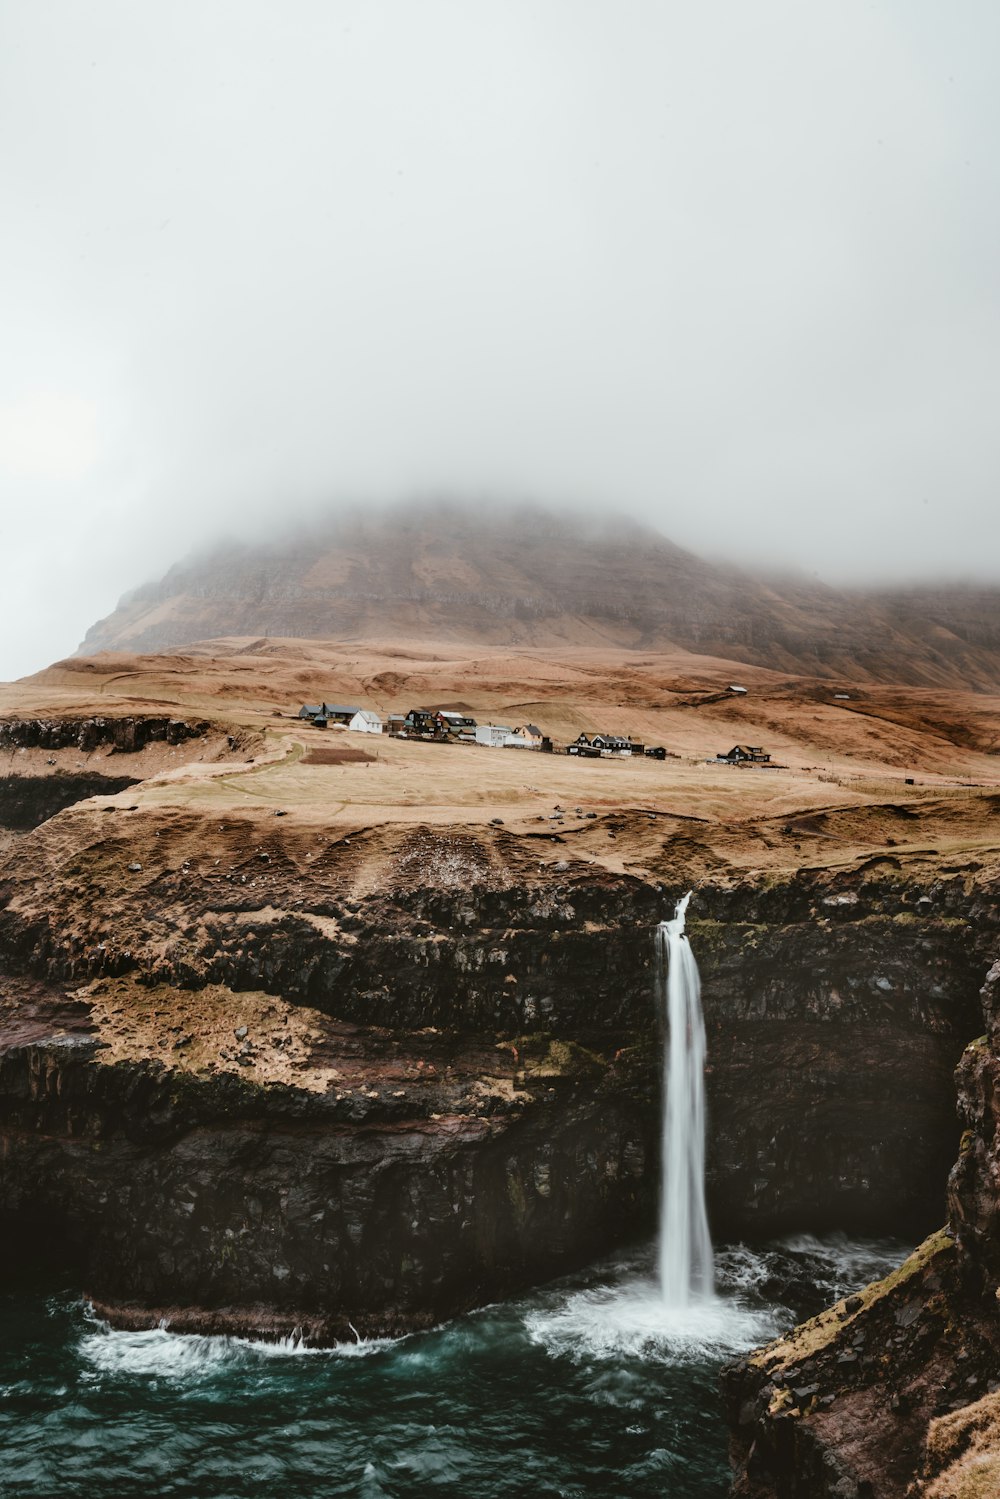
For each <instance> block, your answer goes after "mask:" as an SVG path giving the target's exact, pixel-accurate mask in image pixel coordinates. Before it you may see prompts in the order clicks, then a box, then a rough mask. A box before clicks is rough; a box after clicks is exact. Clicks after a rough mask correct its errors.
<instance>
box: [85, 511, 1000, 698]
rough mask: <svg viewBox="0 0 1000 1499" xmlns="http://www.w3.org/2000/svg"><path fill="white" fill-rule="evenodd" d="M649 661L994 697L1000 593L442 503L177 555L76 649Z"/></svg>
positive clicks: (628, 525)
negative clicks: (376, 648)
mask: <svg viewBox="0 0 1000 1499" xmlns="http://www.w3.org/2000/svg"><path fill="white" fill-rule="evenodd" d="M233 635H240V636H247V635H250V636H286V637H287V636H298V637H306V638H316V639H334V640H343V641H352V640H355V641H359V640H382V641H388V640H397V641H398V640H402V639H409V640H420V641H425V642H426V641H434V640H440V641H442V642H456V641H463V642H476V641H479V642H482V643H484V644H509V645H530V646H542V647H544V646H549V645H552V646H554V645H587V644H593V645H595V646H598V645H600V646H620V647H623V648H627V649H649V648H653V647H663V646H666V645H676V646H681V647H683V648H684V649H687V650H690V651H692V652H696V653H698V654H700V655H712V656H719V657H723V658H725V659H729V660H732V661H734V662H748V663H754V664H757V665H762V666H768V667H772V668H775V669H778V670H783V671H794V672H798V673H807V674H813V675H817V676H821V677H844V678H846V679H849V680H854V681H859V680H870V681H883V682H888V681H892V682H898V683H911V684H914V685H916V684H923V685H935V686H947V685H953V684H954V685H959V684H961V685H965V686H970V687H974V688H978V689H982V690H993V689H995V688H996V686H997V684H998V683H1000V589H997V588H986V587H979V588H975V589H971V588H970V589H960V588H912V589H907V590H898V591H895V592H881V593H877V592H858V591H853V592H846V591H842V590H837V589H833V588H828V587H826V586H824V585H822V584H820V583H817V582H815V581H812V580H808V581H807V580H801V579H792V578H785V579H781V580H765V579H763V578H760V577H755V576H752V575H750V574H748V573H746V572H741V571H739V570H737V569H736V568H727V567H720V566H716V565H712V564H709V563H707V562H705V561H703V560H701V559H700V558H698V557H696V556H694V555H693V554H692V553H690V552H687V551H684V550H683V549H682V548H680V547H677V546H674V545H673V543H671V542H670V541H668V540H666V538H664V537H663V536H661V535H659V534H658V533H657V532H655V531H653V530H650V529H649V528H647V527H643V526H640V525H638V524H636V523H634V522H632V521H627V520H623V521H616V522H615V523H614V525H613V526H612V525H610V524H608V523H604V524H596V523H595V522H593V521H591V520H586V519H581V518H580V517H571V516H567V515H565V514H552V513H549V512H545V511H541V510H537V509H529V508H523V509H519V510H506V511H499V512H490V511H489V510H488V509H485V508H484V509H482V510H474V509H473V508H472V507H469V506H460V505H454V504H435V505H426V504H425V505H421V506H410V507H407V508H397V509H388V510H379V511H375V512H372V513H369V514H366V515H362V514H359V513H353V514H341V515H338V516H334V517H330V518H328V519H326V520H325V521H323V522H322V523H318V524H315V525H313V526H312V527H311V528H309V529H306V530H298V531H296V533H295V534H294V535H293V536H290V537H287V538H284V539H282V540H275V541H271V542H267V543H259V544H255V545H246V544H239V543H232V544H228V545H224V546H219V547H217V548H215V549H214V550H213V551H210V552H206V553H202V554H200V555H196V556H193V557H190V558H188V559H187V560H186V561H184V562H181V563H179V564H177V565H176V566H175V567H172V568H171V569H170V571H169V572H168V573H167V574H166V575H165V576H164V577H163V578H162V579H160V581H159V582H155V583H148V584H145V585H143V586H142V587H141V588H137V589H135V590H134V591H133V592H132V593H129V594H127V595H126V596H125V597H124V598H123V599H122V600H121V602H120V604H119V605H118V607H117V609H116V610H115V611H114V613H113V614H111V615H109V616H108V617H107V618H106V619H104V620H101V621H100V622H99V623H97V624H95V625H94V626H93V627H92V628H91V629H90V630H89V631H88V632H87V636H86V639H85V640H84V642H83V645H82V646H81V651H82V652H83V653H85V654H88V655H92V654H93V653H94V652H96V651H101V650H130V651H137V650H138V651H159V650H164V649H169V648H171V647H175V646H180V645H186V644H190V643H191V642H193V641H197V640H206V639H212V638H216V637H219V636H233Z"/></svg>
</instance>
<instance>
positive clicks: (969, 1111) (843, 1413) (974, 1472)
mask: <svg viewBox="0 0 1000 1499" xmlns="http://www.w3.org/2000/svg"><path fill="white" fill-rule="evenodd" d="M982 1007H983V1017H984V1019H985V1022H986V1027H987V1029H986V1034H985V1035H983V1036H981V1037H980V1038H978V1039H977V1040H975V1041H973V1042H972V1043H970V1045H969V1046H968V1047H967V1048H966V1049H965V1051H964V1054H963V1056H962V1060H961V1063H960V1065H959V1067H958V1069H957V1071H956V1083H957V1089H958V1104H959V1114H960V1117H961V1122H962V1124H963V1125H964V1130H963V1134H962V1137H961V1143H960V1150H959V1155H958V1160H957V1162H956V1164H955V1166H954V1168H953V1170H952V1172H951V1176H950V1179H949V1185H948V1202H947V1207H948V1211H947V1224H946V1227H945V1228H944V1229H942V1230H941V1231H940V1232H938V1233H937V1234H935V1235H932V1236H931V1237H930V1238H929V1239H927V1240H926V1241H925V1242H924V1243H923V1244H922V1245H921V1247H920V1248H919V1249H918V1250H917V1251H916V1253H915V1254H914V1255H913V1256H912V1257H911V1258H910V1259H909V1260H908V1261H907V1262H906V1263H905V1264H904V1265H903V1266H902V1268H901V1269H900V1270H899V1271H897V1272H895V1273H894V1274H893V1275H891V1276H890V1277H889V1278H888V1279H887V1280H886V1281H884V1282H879V1283H876V1284H875V1285H873V1286H870V1287H868V1288H867V1289H866V1290H865V1291H864V1292H862V1293H861V1294H860V1295H857V1296H853V1297H850V1298H848V1299H847V1300H846V1301H844V1302H842V1303H840V1304H839V1305H838V1306H836V1307H834V1308H832V1309H831V1310H830V1311H828V1312H825V1313H823V1314H822V1315H821V1316H820V1317H818V1318H815V1319H814V1320H813V1321H812V1322H809V1323H806V1324H804V1325H803V1326H802V1327H799V1328H796V1329H795V1331H794V1332H793V1333H791V1334H790V1335H789V1336H788V1337H787V1338H784V1339H780V1340H779V1341H778V1342H776V1343H774V1344H772V1345H770V1346H769V1347H767V1348H765V1349H762V1350H760V1351H759V1352H757V1353H754V1354H752V1355H751V1356H750V1357H749V1358H747V1359H744V1360H741V1361H739V1362H738V1363H737V1364H735V1365H734V1366H732V1367H731V1368H730V1369H729V1370H728V1371H727V1375H726V1390H727V1401H728V1408H729V1418H730V1424H731V1429H732V1433H733V1459H734V1467H735V1470H736V1473H737V1475H738V1479H737V1484H736V1490H735V1492H736V1493H737V1494H738V1495H740V1496H745V1499H786V1496H787V1499H797V1496H800V1495H802V1496H804V1495H809V1496H810V1499H811V1496H816V1499H826V1496H830V1499H903V1496H915V1495H921V1496H924V1499H981V1496H986V1495H993V1494H996V1493H998V1492H1000V1310H998V1298H1000V1208H998V1203H1000V1191H998V1182H1000V1134H998V1129H997V1124H998V1117H1000V1104H998V1099H1000V1049H998V1040H1000V963H997V964H994V965H993V967H992V968H991V969H990V971H989V974H988V977H987V980H986V983H985V985H984V986H983V989H982Z"/></svg>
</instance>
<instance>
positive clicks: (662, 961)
mask: <svg viewBox="0 0 1000 1499" xmlns="http://www.w3.org/2000/svg"><path fill="white" fill-rule="evenodd" d="M690 899H691V892H690V891H689V892H688V894H687V895H685V896H684V899H683V900H681V901H679V902H678V904H677V909H676V911H675V912H674V918H673V920H672V921H662V922H661V923H660V925H659V926H658V927H657V929H656V998H657V1005H658V1007H659V1009H660V1012H661V1013H662V1014H663V1015H664V1017H665V1020H666V1043H665V1048H664V1060H663V1157H662V1160H663V1166H662V1171H663V1177H662V1189H661V1196H660V1246H659V1247H660V1256H659V1258H660V1267H659V1268H660V1290H661V1294H662V1296H663V1301H664V1304H665V1305H666V1306H668V1307H671V1308H677V1309H680V1308H682V1307H688V1306H691V1305H693V1304H694V1303H696V1302H705V1301H710V1300H712V1298H713V1284H714V1273H713V1262H712V1240H711V1237H710V1236H709V1232H708V1214H707V1212H706V1210H705V1022H704V1020H703V1018H702V1013H701V981H700V979H699V977H698V964H697V963H696V962H695V958H694V954H693V952H692V951H691V944H690V943H689V942H688V939H687V937H686V936H685V935H684V913H685V912H686V911H687V906H688V901H689V900H690Z"/></svg>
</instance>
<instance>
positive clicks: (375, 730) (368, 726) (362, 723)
mask: <svg viewBox="0 0 1000 1499" xmlns="http://www.w3.org/2000/svg"><path fill="white" fill-rule="evenodd" d="M347 727H348V728H349V729H353V730H354V732H355V733H356V734H381V732H382V720H381V718H379V716H378V714H377V713H373V712H372V710H371V709H370V708H359V709H358V711H357V713H355V715H354V717H353V718H352V719H351V721H350V723H349V724H348V725H347Z"/></svg>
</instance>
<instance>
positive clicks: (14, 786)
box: [0, 771, 138, 830]
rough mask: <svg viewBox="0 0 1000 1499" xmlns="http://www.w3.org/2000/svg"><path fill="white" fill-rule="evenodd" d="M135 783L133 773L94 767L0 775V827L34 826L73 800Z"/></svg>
mask: <svg viewBox="0 0 1000 1499" xmlns="http://www.w3.org/2000/svg"><path fill="white" fill-rule="evenodd" d="M136 785H138V782H137V780H136V778H135V776H106V775H101V774H100V773H99V772H97V771H85V772H81V773H79V774H76V775H73V774H68V773H66V772H59V771H57V772H56V773H55V774H54V775H48V776H0V828H12V829H20V830H23V829H27V828H37V827H38V825H39V823H42V822H45V821H46V820H47V819H48V818H50V817H55V815H56V813H57V812H62V811H63V810H64V809H65V808H66V807H71V806H73V804H74V803H75V802H80V801H84V800H85V799H86V798H87V797H90V796H115V795H116V794H117V793H118V792H119V791H127V790H128V788H129V787H130V786H136Z"/></svg>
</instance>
